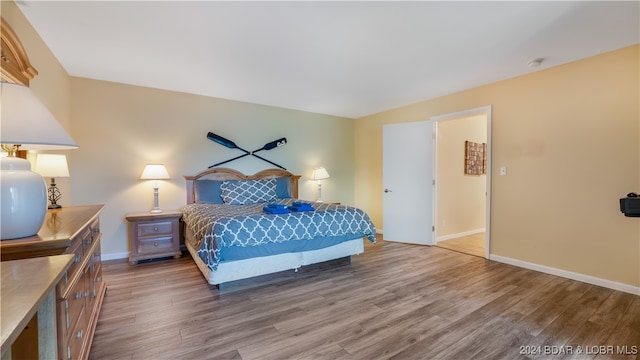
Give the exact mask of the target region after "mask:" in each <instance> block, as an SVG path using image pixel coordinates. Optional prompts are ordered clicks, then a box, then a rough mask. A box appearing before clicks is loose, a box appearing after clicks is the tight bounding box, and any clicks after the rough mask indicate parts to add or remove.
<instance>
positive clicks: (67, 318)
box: [58, 276, 86, 338]
mask: <svg viewBox="0 0 640 360" xmlns="http://www.w3.org/2000/svg"><path fill="white" fill-rule="evenodd" d="M85 293H86V288H85V277H84V276H83V277H81V278H80V279H79V281H78V282H77V283H76V285H75V286H74V287H73V288H72V289H71V291H70V292H69V293H68V294H67V296H66V297H64V298H63V299H62V301H61V302H60V303H59V304H58V309H59V311H58V315H59V316H60V320H61V322H60V325H61V326H60V327H59V328H58V330H59V331H60V332H61V334H62V337H63V338H64V337H66V336H67V334H68V333H69V330H70V329H71V328H73V327H75V326H77V325H78V323H80V324H81V325H82V326H85V325H86V324H85V321H84V317H82V312H83V311H84V308H85V303H86V300H85V298H86V297H85Z"/></svg>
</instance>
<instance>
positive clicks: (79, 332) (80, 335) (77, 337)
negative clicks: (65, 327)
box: [76, 330, 84, 339]
mask: <svg viewBox="0 0 640 360" xmlns="http://www.w3.org/2000/svg"><path fill="white" fill-rule="evenodd" d="M83 335H84V333H83V332H82V330H80V331H78V333H77V334H76V339H82V336H83Z"/></svg>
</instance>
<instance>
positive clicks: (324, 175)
mask: <svg viewBox="0 0 640 360" xmlns="http://www.w3.org/2000/svg"><path fill="white" fill-rule="evenodd" d="M328 178H329V173H328V172H327V170H326V169H325V168H323V167H317V168H315V169H313V174H312V175H311V180H322V179H328Z"/></svg>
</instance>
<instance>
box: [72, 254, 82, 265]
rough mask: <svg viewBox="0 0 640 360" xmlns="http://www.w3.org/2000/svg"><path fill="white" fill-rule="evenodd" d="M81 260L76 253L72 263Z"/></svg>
mask: <svg viewBox="0 0 640 360" xmlns="http://www.w3.org/2000/svg"><path fill="white" fill-rule="evenodd" d="M81 260H82V258H81V257H80V255H76V256H75V257H74V258H73V262H74V263H76V264H77V263H79V262H80V261H81Z"/></svg>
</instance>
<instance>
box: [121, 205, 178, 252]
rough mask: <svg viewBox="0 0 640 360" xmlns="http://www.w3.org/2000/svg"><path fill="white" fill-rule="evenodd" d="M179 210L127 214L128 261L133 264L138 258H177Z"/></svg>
mask: <svg viewBox="0 0 640 360" xmlns="http://www.w3.org/2000/svg"><path fill="white" fill-rule="evenodd" d="M181 216H182V213H181V212H180V211H163V212H161V213H159V214H152V213H150V212H143V213H132V214H127V215H126V217H125V218H126V219H127V221H129V245H130V246H131V253H130V254H129V263H130V264H131V265H135V264H137V263H138V261H139V260H146V259H155V258H161V257H167V256H173V257H174V258H176V259H177V258H179V257H180V256H181V255H182V252H181V251H180V230H179V229H180V224H179V222H180V217H181Z"/></svg>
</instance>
